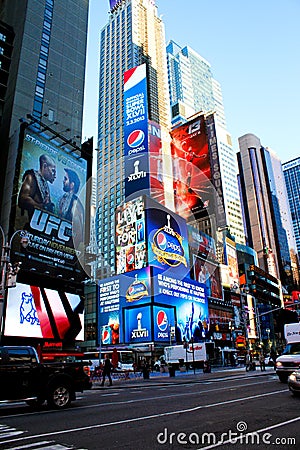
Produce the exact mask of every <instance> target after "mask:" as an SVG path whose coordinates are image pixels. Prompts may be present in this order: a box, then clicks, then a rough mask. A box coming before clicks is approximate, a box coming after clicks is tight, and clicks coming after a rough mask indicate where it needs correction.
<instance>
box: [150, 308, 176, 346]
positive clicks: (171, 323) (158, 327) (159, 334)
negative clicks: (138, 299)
mask: <svg viewBox="0 0 300 450" xmlns="http://www.w3.org/2000/svg"><path fill="white" fill-rule="evenodd" d="M175 324H176V317H175V306H156V305H154V306H153V333H154V336H153V340H154V341H155V342H165V343H166V342H168V343H170V341H171V342H172V340H173V339H172V337H171V329H172V328H174V329H175Z"/></svg>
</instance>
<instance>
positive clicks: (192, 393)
mask: <svg viewBox="0 0 300 450" xmlns="http://www.w3.org/2000/svg"><path fill="white" fill-rule="evenodd" d="M249 381H250V380H249ZM271 382H272V380H268V381H267V383H271ZM258 384H266V381H265V380H264V381H259V382H256V383H255V385H258ZM245 386H253V383H245V384H240V385H238V386H235V387H236V389H238V388H240V387H245ZM156 390H158V389H156ZM224 390H225V391H228V387H218V388H213V389H207V390H205V391H202V392H198V394H207V393H208V394H209V393H212V392H216V391H224ZM286 391H287V389H286V387H285V386H284V385H282V392H286ZM89 392H90V391H89ZM131 392H132V389H131V390H130V391H129V393H131ZM140 392H143V391H140V390H139V391H135V393H140ZM278 392H279V391H278ZM103 395H105V394H101V397H102V396H103ZM191 395H195V392H183V393H179V394H169V395H158V396H156V397H155V396H151V397H143V398H135V399H132V400H119V401H114V402H109V403H95V404H93V405H86V406H78V407H77V408H76V410H79V409H92V408H99V407H106V406H108V405H109V406H114V405H126V404H130V403H139V402H145V401H152V400H158V399H160V400H161V399H163V398H168V399H170V398H171V397H186V396H191ZM55 413H56V411H55V410H48V409H47V410H44V411H39V412H38V413H37V412H27V413H26V414H27V415H36V414H39V415H40V414H55ZM23 415H24V414H23V413H20V414H13V415H10V416H9V417H10V418H12V417H20V416H23ZM6 417H7V416H0V418H1V419H5V418H6Z"/></svg>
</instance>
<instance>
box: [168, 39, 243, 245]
mask: <svg viewBox="0 0 300 450" xmlns="http://www.w3.org/2000/svg"><path fill="white" fill-rule="evenodd" d="M167 61H168V81H169V91H170V105H171V115H172V124H173V126H176V125H179V124H180V123H183V122H185V121H186V120H187V118H188V117H190V116H192V115H193V114H195V113H198V112H199V111H203V112H204V113H207V112H211V111H215V124H216V136H217V144H218V152H219V155H218V156H219V161H220V171H221V177H222V186H223V196H224V205H225V213H226V223H227V225H228V227H229V230H230V233H231V234H232V235H233V236H234V237H235V240H236V242H238V243H241V244H243V243H244V242H245V237H244V230H243V222H242V218H241V209H240V200H239V191H238V184H237V164H236V156H235V152H234V149H233V147H232V141H231V136H230V134H229V133H228V131H227V129H226V120H225V112H224V105H223V98H222V91H221V86H220V84H219V83H218V82H217V81H216V80H215V79H214V78H213V75H212V70H211V65H210V64H209V62H208V61H206V60H205V59H204V58H203V57H202V56H201V55H199V54H198V53H197V52H195V51H194V50H193V49H191V48H190V47H189V46H185V47H180V46H179V45H177V44H176V43H175V42H174V41H170V42H169V44H168V45H167Z"/></svg>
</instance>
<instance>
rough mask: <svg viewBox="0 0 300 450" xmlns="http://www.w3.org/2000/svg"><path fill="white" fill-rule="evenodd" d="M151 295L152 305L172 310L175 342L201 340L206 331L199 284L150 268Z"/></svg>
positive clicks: (204, 303)
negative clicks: (151, 280) (173, 313)
mask: <svg viewBox="0 0 300 450" xmlns="http://www.w3.org/2000/svg"><path fill="white" fill-rule="evenodd" d="M153 295H154V299H155V304H156V303H159V304H160V305H165V306H169V305H170V306H174V307H175V309H176V324H175V335H176V342H182V341H184V340H186V341H190V340H191V338H193V339H194V342H199V341H202V340H204V339H205V336H206V334H207V332H208V331H209V313H208V301H207V293H206V287H205V285H204V284H203V283H198V282H197V281H194V280H190V279H189V278H183V277H179V276H178V274H176V273H171V272H168V273H166V272H162V271H161V270H159V269H156V268H153Z"/></svg>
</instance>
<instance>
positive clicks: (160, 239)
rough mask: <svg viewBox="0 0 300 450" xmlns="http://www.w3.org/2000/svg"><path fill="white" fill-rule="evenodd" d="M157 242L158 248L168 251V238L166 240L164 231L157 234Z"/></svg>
mask: <svg viewBox="0 0 300 450" xmlns="http://www.w3.org/2000/svg"><path fill="white" fill-rule="evenodd" d="M156 242H157V245H158V247H159V248H160V249H161V250H166V248H167V238H166V236H165V234H164V233H163V232H162V231H160V232H159V233H158V234H157V237H156Z"/></svg>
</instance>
